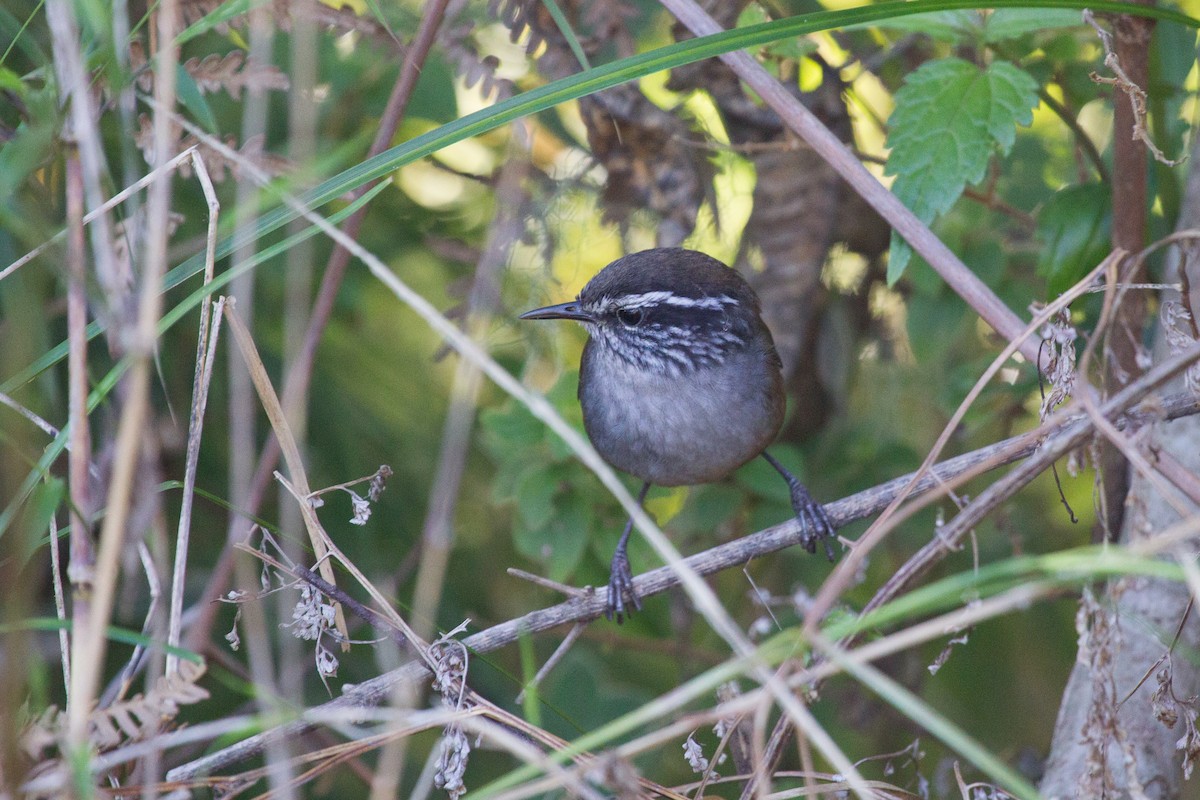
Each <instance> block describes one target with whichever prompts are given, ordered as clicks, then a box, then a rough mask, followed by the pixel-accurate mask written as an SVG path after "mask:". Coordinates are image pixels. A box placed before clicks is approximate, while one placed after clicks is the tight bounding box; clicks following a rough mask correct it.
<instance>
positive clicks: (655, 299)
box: [621, 291, 737, 311]
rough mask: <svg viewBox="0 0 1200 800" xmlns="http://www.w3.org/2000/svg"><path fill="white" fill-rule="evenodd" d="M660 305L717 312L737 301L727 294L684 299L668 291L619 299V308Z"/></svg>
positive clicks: (645, 293) (735, 303) (632, 295)
mask: <svg viewBox="0 0 1200 800" xmlns="http://www.w3.org/2000/svg"><path fill="white" fill-rule="evenodd" d="M660 303H665V304H666V305H669V306H680V307H682V308H707V309H712V310H714V311H719V310H720V309H721V308H722V307H723V306H727V305H728V306H735V305H737V300H734V299H733V298H732V297H730V296H729V295H727V294H723V295H720V296H719V297H686V296H684V295H678V294H675V293H673V292H668V291H657V292H643V293H642V294H631V295H626V296H625V297H622V298H621V308H643V307H645V306H651V305H658V304H660Z"/></svg>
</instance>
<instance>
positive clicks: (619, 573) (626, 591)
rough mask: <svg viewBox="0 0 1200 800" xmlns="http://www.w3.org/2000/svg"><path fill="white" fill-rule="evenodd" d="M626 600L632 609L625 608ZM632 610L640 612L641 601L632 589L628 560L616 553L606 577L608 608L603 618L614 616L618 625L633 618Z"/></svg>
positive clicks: (621, 554) (610, 618) (631, 573)
mask: <svg viewBox="0 0 1200 800" xmlns="http://www.w3.org/2000/svg"><path fill="white" fill-rule="evenodd" d="M626 599H628V601H629V604H630V605H631V606H633V608H628V607H626V605H625V601H626ZM634 610H637V611H641V610H642V601H641V600H640V599H639V598H638V596H637V592H636V591H634V589H633V572H632V571H631V570H630V569H629V559H628V558H627V557H626V556H625V554H624V553H622V552H617V553H615V554H614V555H613V560H612V569H611V571H610V572H609V575H608V607H607V608H606V609H605V611H604V616H605V617H607V618H608V619H609V620H612V619H613V617H614V616H615V617H616V620H617V624H618V625H620V624H621V623H623V622H624V621H625V620H626V618H631V617H632V616H633V612H634Z"/></svg>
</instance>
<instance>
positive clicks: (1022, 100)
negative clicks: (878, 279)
mask: <svg viewBox="0 0 1200 800" xmlns="http://www.w3.org/2000/svg"><path fill="white" fill-rule="evenodd" d="M1037 99H1038V98H1037V83H1036V81H1034V80H1033V78H1031V77H1030V76H1029V75H1028V74H1026V73H1025V72H1023V71H1022V70H1020V69H1019V68H1017V67H1016V66H1014V65H1012V64H1009V63H1007V62H1004V61H997V62H995V63H993V64H990V65H989V66H988V67H987V68H986V69H980V68H979V67H978V66H976V65H974V64H971V63H969V62H967V61H963V60H962V59H958V58H947V59H942V60H940V61H931V62H929V63H926V64H924V65H923V66H921V67H920V68H919V69H917V70H916V71H915V72H913V73H912V74H911V75H910V76H909V77H908V79H907V80H906V81H905V84H904V86H903V87H902V88H901V89H900V91H898V92H897V93H896V110H895V111H893V112H892V116H891V118H890V119H889V120H888V146H889V147H890V148H891V154H890V155H889V156H888V163H887V172H888V174H891V175H895V176H896V180H895V182H894V183H893V185H892V191H893V192H894V193H895V194H896V196H897V197H899V198H900V200H901V201H903V202H904V204H905V205H906V206H908V207H909V209H911V210H912V212H913V213H914V214H916V215H917V217H918V218H920V219H921V220H922V221H924V222H926V223H929V222H932V221H933V220H934V219H935V218H936V217H937V216H938V215H940V214H943V213H945V212H946V211H948V210H950V208H951V206H953V205H954V203H955V201H957V200H958V198H959V196H960V195H961V194H962V191H963V189H964V188H965V187H966V186H967V185H968V184H973V183H978V182H979V181H980V180H982V179H983V177H984V175H985V174H986V172H987V165H988V161H989V160H990V159H991V157H992V154H993V153H995V152H997V151H999V152H1000V153H1001V154H1004V153H1007V152H1008V150H1009V149H1010V148H1011V147H1012V145H1013V142H1014V140H1015V139H1016V126H1017V125H1028V124H1029V122H1030V121H1031V120H1032V119H1033V108H1034V106H1035V105H1036V104H1037ZM911 255H912V250H911V248H909V246H908V243H907V242H905V241H903V240H902V239H901V238H900V237H899V236H897V235H895V234H893V235H892V247H891V250H890V253H889V260H888V282H889V283H895V282H896V280H898V279H899V277H900V275H902V274H903V272H904V269H905V267H906V266H907V265H908V261H909V258H910V257H911Z"/></svg>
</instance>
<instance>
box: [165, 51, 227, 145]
mask: <svg viewBox="0 0 1200 800" xmlns="http://www.w3.org/2000/svg"><path fill="white" fill-rule="evenodd" d="M175 92H176V93H177V94H178V95H179V102H181V103H183V107H184V108H186V109H187V110H188V111H189V112H190V113H191V115H192V117H193V118H194V119H195V120H196V122H198V123H200V124H201V125H202V126H203V127H204V129H205V130H207V131H208V132H209V133H212V134H215V133H217V118H216V117H215V116H213V112H212V109H211V108H210V107H209V105H208V100H206V99H205V98H204V93H203V92H201V91H200V87H199V86H197V85H196V80H195V78H193V77H192V75H191V73H190V72H188V71H187V70H186V69H184V68H183V64H176V65H175Z"/></svg>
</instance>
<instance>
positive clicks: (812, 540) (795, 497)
mask: <svg viewBox="0 0 1200 800" xmlns="http://www.w3.org/2000/svg"><path fill="white" fill-rule="evenodd" d="M792 510H793V511H795V512H796V519H797V520H798V521H799V522H800V527H801V530H802V532H801V534H800V535H801V538H800V544H801V546H802V547H803V548H804V549H805V550H807V551H808V552H810V553H816V552H817V542H818V541H820V542H821V543H822V544H823V545H824V547H825V555H826V556H827V557H828V558H829V560H830V561H833V559H834V555H833V542H834V541H835V540H836V539H837V531H836V529H835V528H834V527H833V523H832V522H830V520H829V515H828V514H826V513H825V507H824V506H822V505H821V504H820V503H818V502H817V501H816V500H813V498H812V495H810V494H809V493H808V490H807V489H805V488H804V487H803V486H801V485H799V484H797V485H796V486H793V487H792Z"/></svg>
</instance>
